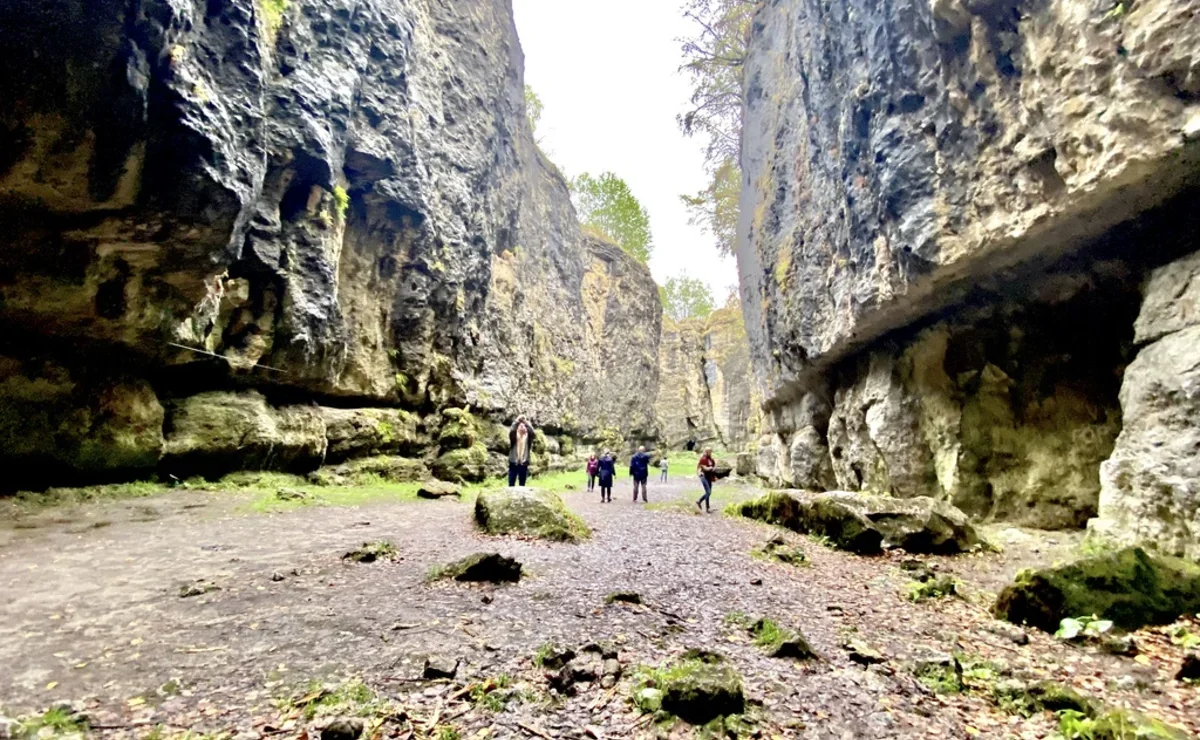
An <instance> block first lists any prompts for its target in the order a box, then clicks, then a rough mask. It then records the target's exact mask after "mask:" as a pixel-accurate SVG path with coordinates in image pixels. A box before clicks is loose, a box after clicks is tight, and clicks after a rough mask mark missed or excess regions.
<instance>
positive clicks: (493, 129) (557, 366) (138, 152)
mask: <svg viewBox="0 0 1200 740" xmlns="http://www.w3.org/2000/svg"><path fill="white" fill-rule="evenodd" d="M281 5H283V6H285V7H284V10H283V11H282V13H281V14H280V13H278V12H275V11H273V10H271V9H270V8H273V7H274V4H272V5H270V6H269V7H268V5H267V4H264V3H262V2H260V1H259V0H214V1H213V2H208V3H207V4H205V3H200V4H195V3H181V2H174V1H168V0H150V1H149V2H146V3H136V4H130V3H125V2H118V1H117V0H98V1H97V2H88V3H71V2H67V1H66V0H49V1H48V2H42V1H35V0H16V1H15V2H10V3H5V4H4V6H3V8H2V9H0V49H3V50H4V51H5V55H6V58H7V61H6V64H5V66H4V69H3V70H0V152H2V154H0V253H3V255H4V257H3V266H4V269H3V270H2V271H0V328H2V329H4V330H5V332H6V336H8V337H10V338H11V339H12V341H11V342H10V344H11V345H12V353H13V356H14V357H16V358H18V360H19V361H20V362H22V363H24V362H26V361H27V360H28V361H32V359H31V356H32V348H33V347H35V346H36V347H49V348H56V349H53V350H52V351H53V352H55V353H57V354H61V355H62V356H61V357H59V356H54V357H51V358H49V359H50V360H51V361H53V362H54V363H57V364H59V365H62V366H64V367H66V368H67V371H68V372H69V373H72V374H74V373H76V372H77V368H82V367H89V368H92V371H91V373H90V374H91V375H93V376H95V377H96V378H98V380H97V382H98V383H99V384H100V385H104V386H105V387H114V386H112V383H114V382H115V383H117V384H118V385H120V384H121V383H128V382H133V383H135V384H136V383H143V384H145V383H150V384H152V385H153V387H154V393H153V394H151V395H158V396H162V397H170V398H181V397H183V396H185V395H195V394H202V393H204V392H206V391H213V390H218V389H224V388H228V387H229V386H230V383H229V381H230V376H233V378H234V380H236V381H237V383H238V385H239V387H249V388H254V389H257V390H260V391H262V392H264V393H266V394H267V395H268V396H270V397H271V399H272V401H275V399H276V397H278V398H280V399H288V402H290V403H295V402H296V400H297V399H303V398H308V397H313V398H317V399H330V398H337V399H338V402H337V403H335V404H331V405H336V406H339V407H344V408H349V407H354V406H361V407H368V406H374V407H397V406H402V407H405V408H409V409H419V410H420V411H421V412H423V413H427V412H429V411H439V410H441V409H442V408H446V407H449V406H456V407H462V406H464V405H469V406H470V407H472V408H473V409H475V410H478V411H479V412H480V413H482V414H484V415H487V416H494V417H496V418H499V419H509V418H510V417H511V416H513V415H515V414H516V413H525V414H527V415H529V416H530V417H531V418H532V419H533V420H534V421H535V422H536V423H537V424H538V425H539V426H545V427H548V428H551V429H553V430H554V431H555V432H556V433H557V432H561V433H566V434H572V435H575V436H580V437H589V436H592V437H599V436H600V435H601V433H602V431H603V430H604V429H606V428H614V429H616V430H617V431H618V432H620V433H621V434H622V435H624V436H628V437H652V436H653V434H654V428H655V425H654V417H653V414H652V412H651V408H652V405H653V398H654V394H655V391H656V388H657V381H658V364H657V357H658V351H657V342H658V335H659V321H660V315H661V307H660V304H659V301H658V297H657V291H656V286H655V285H654V283H653V281H652V279H651V277H650V274H649V271H648V269H647V268H645V266H643V265H640V264H638V263H636V262H635V261H634V260H632V259H631V258H629V257H628V256H626V255H625V254H624V253H623V252H622V251H621V250H619V249H616V248H615V247H612V246H611V245H606V244H601V243H593V242H588V241H585V240H584V239H583V237H582V236H581V234H580V231H579V227H578V224H577V222H576V218H575V215H574V212H573V209H572V207H571V204H570V199H569V195H568V192H567V187H566V183H565V181H564V179H563V178H562V176H561V174H560V173H558V172H557V170H556V169H555V168H554V166H553V165H552V164H550V163H549V162H548V161H547V160H546V159H545V158H544V157H543V156H542V155H541V154H540V153H539V152H538V150H537V148H536V146H535V145H534V143H533V140H532V135H531V133H530V130H529V124H528V120H527V116H526V112H525V104H524V94H523V92H524V86H523V80H522V64H523V60H522V56H521V49H520V45H519V42H518V40H517V37H516V33H515V28H514V24H513V19H512V10H511V7H510V4H509V3H508V2H507V1H506V0H464V2H453V3H449V2H443V3H433V4H429V3H419V2H412V1H411V0H399V1H396V0H362V1H357V2H348V1H347V0H290V1H289V2H287V3H282V4H281ZM66 348H72V349H71V350H70V351H67V349H66ZM26 354H29V355H30V357H26V356H25V355H26ZM102 365H104V366H111V369H110V370H109V371H107V372H108V375H109V376H110V377H111V380H110V379H109V378H104V379H99V376H100V375H101V374H102V373H100V372H99V370H98V369H97V368H99V367H100V366H102ZM121 387H128V386H121ZM147 387H148V386H147ZM276 402H277V401H276ZM247 403H249V404H251V405H255V404H256V403H257V402H256V401H248V402H247ZM144 405H145V404H143V406H144ZM230 405H231V404H230V403H223V406H224V407H226V408H229V407H230ZM85 406H86V404H80V405H78V406H77V407H76V410H77V411H78V410H80V409H83V408H84V407H85ZM192 406H193V407H194V404H193V405H192ZM122 413H126V412H124V411H122V412H120V413H118V414H117V416H120V415H121V414H122ZM137 413H141V412H140V411H137V410H135V409H133V408H130V409H129V410H128V414H137ZM189 413H191V411H189ZM334 416H335V417H336V418H335V419H334V420H333V421H332V422H330V423H329V424H328V425H327V426H328V428H329V429H330V430H331V434H332V435H333V436H332V437H331V439H330V452H331V454H332V456H333V458H334V459H339V458H344V457H348V456H353V455H359V454H394V453H401V454H411V453H412V452H413V450H410V449H408V448H407V445H408V444H409V442H410V441H413V442H414V444H415V442H416V441H417V440H415V439H412V440H410V438H411V433H412V432H413V427H412V424H411V419H408V418H407V417H405V418H403V419H401V418H400V417H396V418H395V419H394V421H395V424H394V433H393V434H391V435H389V434H388V433H386V432H383V431H380V430H379V426H380V423H382V424H388V425H391V424H392V423H393V422H392V421H388V420H385V419H383V417H379V419H378V422H379V423H376V419H374V417H373V416H372V414H367V415H365V416H364V415H362V414H357V415H356V414H355V413H350V412H348V413H339V414H334ZM368 417H371V418H368ZM114 418H115V417H114ZM139 418H141V419H142V421H144V420H145V419H144V418H142V417H139ZM140 423H141V421H139V422H138V424H140ZM372 424H374V425H375V432H372V431H371V429H370V428H371V426H372ZM17 431H18V432H19V433H21V434H26V435H27V436H30V437H39V438H40V437H41V435H43V433H44V428H41V427H38V428H35V427H34V426H29V427H20V428H19V429H18V430H17ZM86 434H90V432H87V433H85V435H84V436H86ZM104 434H109V433H108V432H104V433H103V434H102V435H101V436H104ZM110 436H111V435H110ZM176 437H178V434H176ZM389 437H390V439H389ZM136 444H137V446H139V449H141V448H147V449H149V453H148V454H147V459H149V457H153V454H151V453H152V452H153V449H152V448H153V446H154V440H150V439H148V438H147V439H143V440H138V441H137V443H136ZM176 447H179V443H177V444H176ZM468 447H469V446H468ZM0 454H3V455H4V456H5V457H4V459H5V460H14V459H15V460H17V461H18V462H21V463H22V464H24V463H25V462H32V461H33V460H34V459H35V458H36V457H37V454H40V453H37V451H36V450H32V449H31V450H29V451H27V452H21V453H20V454H18V455H15V456H14V455H13V454H10V453H9V452H8V451H5V452H4V453H0ZM64 454H67V453H64ZM139 454H140V453H139ZM170 454H172V455H177V453H176V452H172V453H170ZM67 456H68V457H69V456H70V455H69V454H68V455H67ZM134 457H137V455H135V456H134ZM113 460H114V461H115V462H116V463H119V464H120V466H122V467H125V466H133V467H141V466H142V463H140V462H139V463H136V464H134V463H133V462H130V461H126V462H121V461H120V456H116V457H114V458H113ZM64 462H67V463H69V464H70V465H71V466H72V467H74V468H77V469H80V470H86V469H90V467H89V466H90V464H89V463H87V462H86V461H84V460H64Z"/></svg>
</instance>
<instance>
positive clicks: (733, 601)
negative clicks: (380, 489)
mask: <svg viewBox="0 0 1200 740" xmlns="http://www.w3.org/2000/svg"><path fill="white" fill-rule="evenodd" d="M719 491H720V494H719V495H720V497H721V500H722V501H723V502H727V501H729V500H732V499H736V498H738V497H744V496H749V495H753V494H756V493H757V491H756V490H755V489H753V488H751V487H749V486H743V485H740V484H736V483H729V482H725V483H722V484H720V485H719ZM696 495H698V485H696V484H695V483H694V482H693V481H691V480H690V479H684V480H682V481H680V480H679V479H678V478H676V480H675V481H672V482H671V483H667V484H661V483H657V482H653V483H652V484H651V489H650V499H651V501H650V504H649V505H648V506H647V505H644V504H640V503H638V504H634V503H632V502H631V501H630V487H629V485H628V483H621V484H618V486H617V488H616V491H615V494H614V498H615V501H614V502H613V503H611V504H601V503H600V502H599V501H598V496H593V495H591V494H587V493H585V492H579V491H576V492H572V493H569V494H567V497H566V498H567V501H568V504H569V505H570V507H571V508H572V509H573V510H574V511H575V512H577V513H578V514H580V515H581V516H582V517H583V518H584V519H585V520H586V522H587V523H588V524H589V525H590V526H591V527H592V529H593V536H592V538H591V539H590V540H588V541H585V542H583V543H582V544H577V545H572V544H548V543H543V542H530V541H521V540H515V539H506V538H489V537H485V536H483V535H481V534H479V533H478V532H477V531H476V529H475V527H474V525H473V523H472V517H471V509H470V507H469V505H467V504H465V503H459V502H451V501H433V502H424V501H420V502H418V501H404V502H392V503H375V504H370V505H364V506H351V507H332V506H308V507H301V508H298V509H295V510H291V511H288V512H286V513H276V514H271V513H267V514H264V513H257V512H254V513H251V512H248V511H247V510H246V507H245V506H244V504H245V503H246V502H245V500H244V497H243V496H241V495H235V494H229V495H217V494H213V493H204V492H177V493H170V494H166V495H162V496H157V497H152V498H146V499H140V500H137V501H118V502H109V503H102V504H92V505H86V506H80V507H72V508H64V509H49V510H45V511H42V512H41V513H39V514H37V515H33V516H22V517H18V518H14V519H11V520H6V521H5V522H4V523H3V524H0V589H2V590H3V593H4V594H5V598H4V599H3V600H0V665H3V666H5V670H3V671H0V697H2V701H0V703H2V704H3V705H4V710H5V711H4V714H7V715H8V716H18V715H23V716H25V717H27V718H28V717H30V716H33V715H34V714H36V713H41V712H44V711H45V710H46V708H47V707H51V706H53V705H55V704H56V703H59V702H73V703H74V704H73V707H72V710H71V711H74V710H77V709H81V708H82V709H83V711H84V713H85V714H86V715H87V717H88V718H89V721H90V723H91V725H92V728H93V729H92V732H93V733H96V734H100V735H105V736H115V737H131V736H136V737H147V736H154V737H173V736H176V735H179V734H182V733H184V732H185V731H188V730H190V731H192V734H191V735H190V736H191V737H196V736H197V733H214V734H215V733H227V734H230V735H234V736H238V737H246V738H250V737H267V736H271V737H283V738H304V737H316V736H317V732H316V730H317V729H318V728H321V727H324V726H326V725H328V724H329V723H330V722H331V721H332V720H333V719H334V718H336V717H341V716H351V715H360V716H361V717H363V718H364V720H365V722H366V727H367V730H368V732H370V731H376V732H378V734H379V735H381V736H385V737H386V736H394V737H415V738H437V740H451V739H452V738H464V739H465V738H490V737H495V738H503V737H530V738H532V737H542V738H546V737H564V738H572V737H593V738H600V737H606V738H625V737H653V736H655V735H664V736H667V735H669V736H672V737H675V736H678V737H688V736H691V735H693V734H696V733H695V731H694V730H693V729H691V728H689V727H687V726H685V725H682V724H676V725H674V726H671V725H669V724H666V723H662V722H659V721H657V720H656V719H655V718H654V716H653V715H649V714H642V713H641V712H640V711H639V710H638V709H637V708H636V707H635V706H634V704H633V702H632V701H631V696H632V694H633V691H634V687H635V685H636V684H638V682H639V681H640V680H641V679H642V677H644V675H645V673H646V669H645V668H644V667H648V666H654V665H659V664H662V663H663V662H665V661H669V660H671V659H672V658H674V657H677V656H678V655H680V654H681V653H683V652H684V651H685V650H686V649H688V648H693V647H702V648H706V649H708V650H711V651H715V652H718V653H720V654H722V655H724V656H725V657H726V659H727V660H728V661H729V662H730V663H731V664H732V665H733V667H735V668H736V669H737V671H738V672H740V674H741V676H742V677H743V680H744V684H745V693H746V696H747V699H748V701H749V702H750V709H749V711H748V713H747V718H748V720H749V722H750V724H749V729H748V731H747V732H748V734H751V735H754V734H758V735H760V736H763V737H804V738H865V737H872V738H886V737H897V738H900V737H903V738H918V737H921V738H924V737H935V736H940V737H946V738H957V737H995V738H1009V737H1011V738H1037V737H1048V736H1052V734H1053V733H1054V732H1055V730H1056V728H1057V724H1058V723H1057V720H1056V718H1055V717H1054V716H1053V715H1052V714H1050V713H1049V712H1040V713H1034V714H1033V715H1032V716H1028V717H1027V716H1023V715H1022V714H1021V713H1018V712H1011V713H1010V712H1007V711H1004V710H1003V709H1001V708H1000V707H999V706H998V705H997V703H996V702H995V701H994V700H993V698H992V696H993V690H994V687H995V685H996V684H999V683H1002V682H1004V681H1006V680H1012V679H1020V680H1024V681H1029V680H1032V679H1041V678H1049V679H1054V680H1056V681H1059V682H1061V683H1063V684H1065V685H1070V686H1072V687H1074V688H1075V689H1077V690H1079V691H1080V692H1082V693H1085V694H1087V695H1089V696H1091V697H1094V698H1095V699H1096V700H1098V701H1100V702H1103V703H1104V704H1105V705H1107V706H1112V707H1125V708H1130V709H1135V710H1140V711H1145V712H1148V713H1149V714H1151V715H1153V716H1155V717H1158V718H1161V719H1163V720H1166V721H1168V722H1171V723H1174V724H1177V725H1180V726H1183V727H1187V728H1188V729H1189V730H1190V731H1191V732H1192V733H1195V732H1196V731H1198V730H1200V689H1198V688H1196V687H1195V686H1188V685H1185V684H1182V683H1180V682H1177V681H1175V680H1174V678H1173V676H1174V673H1175V671H1176V670H1177V669H1178V666H1179V662H1180V660H1181V659H1182V649H1181V648H1180V647H1178V646H1176V645H1174V644H1172V641H1171V639H1170V638H1169V637H1168V636H1167V635H1166V633H1165V631H1163V630H1161V629H1155V630H1144V631H1142V632H1141V633H1139V634H1137V635H1136V636H1135V639H1136V640H1137V641H1138V643H1139V646H1140V647H1141V656H1140V657H1137V658H1134V657H1123V656H1113V655H1109V654H1106V653H1103V652H1100V651H1099V650H1098V649H1096V648H1093V647H1087V646H1084V647H1079V646H1074V645H1069V644H1066V643H1063V642H1060V641H1056V640H1055V639H1054V638H1053V637H1051V636H1049V635H1045V634H1042V633H1037V632H1032V631H1024V630H1021V629H1019V628H1016V627H1013V626H1011V625H1006V624H1004V623H1001V622H997V621H996V620H994V619H992V618H991V617H990V616H989V614H988V613H987V610H986V607H985V605H986V603H988V600H989V598H990V594H992V593H994V592H995V591H997V590H998V589H999V588H1000V587H1001V586H1002V585H1003V584H1004V583H1005V582H1006V580H1007V579H1009V578H1011V576H1012V574H1013V573H1014V572H1015V571H1016V570H1017V569H1018V568H1020V567H1023V566H1026V565H1037V564H1048V563H1050V562H1054V561H1055V560H1059V559H1062V558H1065V557H1067V556H1068V555H1069V554H1070V553H1071V552H1072V551H1073V550H1074V549H1075V548H1076V547H1077V546H1078V542H1077V538H1075V537H1071V536H1064V535H1050V534H1045V533H1030V532H1021V531H1017V530H1011V529H996V530H992V531H989V536H990V537H991V539H992V540H993V541H995V542H997V543H999V544H1000V545H1001V546H1002V552H996V553H984V554H973V555H967V556H959V557H956V558H952V557H937V558H925V559H924V560H925V562H927V563H928V564H929V565H930V566H931V567H932V568H934V569H935V570H936V571H939V572H942V573H948V574H953V575H954V576H955V577H957V578H958V579H960V581H961V587H960V591H961V592H962V594H963V597H962V598H954V597H947V598H938V599H930V600H926V601H922V602H919V603H913V602H911V601H909V600H907V599H906V598H905V596H904V595H905V593H906V590H907V588H908V584H910V583H911V580H910V578H909V575H908V573H907V572H906V571H905V570H903V569H902V568H901V567H900V565H901V563H902V562H903V561H904V560H905V558H906V556H905V555H903V554H902V553H892V554H890V555H888V556H884V557H876V558H865V557H858V556H853V555H849V554H846V553H842V552H838V551H835V550H832V549H829V548H828V547H826V546H824V545H823V544H822V543H820V542H818V541H815V540H810V539H806V538H803V537H798V536H795V535H792V534H790V533H789V534H786V535H785V536H786V537H787V538H788V540H789V541H790V542H791V543H793V544H795V545H797V546H799V547H800V548H801V549H802V550H803V551H804V552H805V553H806V554H807V558H808V564H807V565H801V566H796V565H787V564H783V563H780V562H775V561H772V560H766V559H762V558H757V557H754V556H753V555H752V552H753V550H754V549H755V548H757V547H761V545H762V544H763V543H764V542H765V541H766V540H767V539H769V538H770V537H771V536H772V535H774V534H776V533H777V531H776V530H773V529H772V528H770V527H768V526H766V525H761V524H757V523H753V522H749V521H744V520H739V519H733V518H729V517H726V516H723V515H721V514H719V513H716V512H714V513H713V514H711V515H700V514H698V513H697V512H695V511H694V510H693V509H691V508H690V507H691V504H690V503H689V500H690V499H691V498H692V497H694V496H696ZM385 540H386V541H388V542H390V543H392V544H393V545H394V546H395V552H394V554H391V555H389V554H388V553H386V552H385V553H384V555H383V557H381V558H380V559H378V560H376V561H375V562H370V563H355V562H351V561H348V560H345V559H344V558H343V555H344V554H345V553H347V552H349V551H351V550H353V549H355V548H356V547H358V546H360V545H362V544H363V543H364V542H378V541H385ZM481 551H498V552H500V553H502V554H504V555H508V556H512V557H514V558H516V559H517V560H519V561H520V562H521V563H523V564H524V570H525V578H524V579H523V580H522V581H521V582H520V583H519V584H516V585H509V586H490V585H489V586H479V585H464V584H459V583H455V582H444V581H438V582H431V581H429V580H428V574H429V573H430V571H431V569H433V568H434V567H435V566H438V565H442V564H444V563H447V562H449V561H452V560H455V559H457V558H460V557H463V556H466V555H469V554H472V553H475V552H481ZM619 591H624V592H633V593H636V594H637V596H638V597H639V598H640V601H641V603H640V604H638V603H628V602H625V601H615V602H613V603H607V602H608V601H609V599H608V596H609V595H610V594H613V593H614V592H619ZM184 594H189V595H187V596H185V595H184ZM758 616H768V617H770V618H772V619H774V620H775V621H776V622H778V623H779V624H780V625H782V626H785V627H794V628H799V629H800V630H801V631H802V632H803V634H804V635H805V636H806V637H807V638H808V641H809V642H810V643H811V645H812V646H813V647H814V648H815V650H816V652H817V653H819V654H820V658H819V659H816V660H811V661H805V662H800V661H793V660H785V659H777V658H770V657H767V655H766V654H765V652H764V651H763V649H762V648H760V647H758V646H756V645H755V644H754V642H753V640H752V639H751V637H750V636H749V634H748V633H747V631H746V629H745V624H746V623H747V620H748V618H751V617H758ZM1191 628H1192V630H1193V631H1200V630H1197V628H1196V625H1195V623H1194V622H1193V623H1192V624H1191ZM590 642H595V643H598V644H600V645H602V646H603V647H604V648H605V650H606V651H608V652H609V653H610V654H611V653H612V652H615V653H616V655H617V659H618V661H619V663H620V669H621V675H620V677H619V680H618V679H617V677H616V676H613V675H612V673H613V671H611V670H605V671H602V673H605V674H607V676H606V677H604V678H602V677H601V676H600V675H597V676H596V679H597V680H596V681H595V682H594V683H581V684H578V685H576V686H575V687H573V690H574V691H575V693H574V695H573V696H565V695H563V693H562V692H560V691H559V690H558V689H553V688H552V687H551V683H550V681H548V679H547V674H548V673H549V671H548V669H547V668H546V667H545V666H542V667H539V666H538V665H536V663H537V662H538V660H539V658H542V659H544V658H550V659H551V660H553V651H551V650H549V649H548V648H547V647H546V646H547V644H548V643H553V644H556V645H558V646H561V647H569V648H574V649H575V650H577V651H579V650H581V648H582V647H583V646H584V645H585V644H587V643H590ZM949 654H956V655H957V656H958V660H959V661H960V663H961V665H963V666H964V669H965V672H964V683H965V690H963V691H958V690H947V689H946V687H945V686H942V685H939V684H938V683H937V682H930V681H929V680H928V679H926V680H924V681H922V680H919V679H918V678H917V677H915V676H914V674H913V670H912V666H913V661H914V660H924V659H926V658H929V657H931V656H940V655H949ZM431 656H432V661H431V665H430V666H429V668H430V669H431V673H430V675H435V674H436V673H437V669H438V668H439V667H440V668H442V669H443V670H444V671H445V672H447V673H450V672H453V673H454V676H453V677H452V678H446V677H443V678H425V677H424V676H425V674H426V672H427V671H426V659H427V658H429V657H431ZM456 661H459V664H458V666H457V670H456V671H455V670H454V669H455V662H456ZM609 665H610V667H611V665H612V664H611V663H610V664H609ZM322 687H324V688H322ZM939 690H940V691H941V693H939ZM64 706H65V705H64ZM69 714H70V711H61V712H57V713H56V712H51V713H50V714H49V715H43V720H44V721H46V722H50V723H52V724H58V725H60V726H62V727H69V725H70V724H71V723H70V721H69V719H70V718H69V717H68V715H69ZM376 728H377V729H376ZM334 729H336V728H334ZM355 729H356V728H355ZM50 732H51V731H49V730H44V731H43V734H50ZM328 734H330V735H331V736H332V732H331V733H328Z"/></svg>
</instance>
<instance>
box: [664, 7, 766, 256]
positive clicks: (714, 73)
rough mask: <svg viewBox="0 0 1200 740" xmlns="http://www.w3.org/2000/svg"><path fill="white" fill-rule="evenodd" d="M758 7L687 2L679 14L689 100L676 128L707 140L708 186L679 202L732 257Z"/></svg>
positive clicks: (688, 134)
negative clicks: (745, 92) (686, 31)
mask: <svg viewBox="0 0 1200 740" xmlns="http://www.w3.org/2000/svg"><path fill="white" fill-rule="evenodd" d="M758 6H759V1H758V0H689V2H688V3H687V5H685V6H684V9H683V14H684V17H685V18H687V19H688V20H690V21H692V22H693V23H694V24H695V26H696V33H695V36H693V37H692V38H688V39H683V40H682V41H683V57H684V64H683V67H682V68H681V70H682V71H683V72H685V73H687V75H688V76H689V77H690V78H691V80H692V98H691V107H690V108H689V109H688V111H687V112H686V113H683V114H681V115H680V116H679V127H680V128H681V129H682V130H683V133H684V134H685V135H687V136H696V135H700V136H704V137H707V139H708V143H707V146H706V148H705V159H706V161H707V165H708V170H709V175H710V177H711V178H712V181H711V183H710V184H709V186H708V187H707V188H706V189H704V190H702V191H701V192H699V193H697V194H695V195H685V196H682V198H683V202H684V203H685V204H686V205H687V207H688V210H690V211H691V222H692V223H693V224H697V225H700V226H703V227H704V228H705V229H706V230H707V231H708V232H709V233H711V234H712V235H713V236H714V237H716V240H717V249H718V250H719V251H720V252H721V253H722V254H733V251H734V247H735V245H736V240H737V220H738V198H739V195H740V192H741V180H742V173H741V168H740V166H739V164H738V162H739V159H738V157H739V155H740V150H741V138H742V102H743V100H742V85H743V82H744V75H743V69H744V67H745V62H746V50H747V46H748V43H749V38H750V24H751V21H752V19H753V17H754V11H755V10H756V9H757V8H758Z"/></svg>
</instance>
